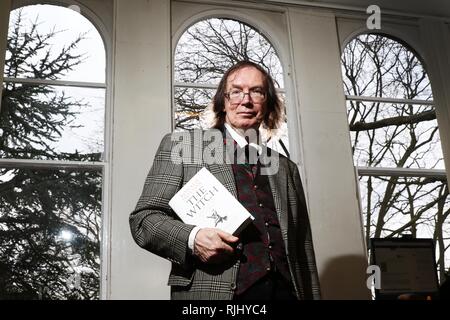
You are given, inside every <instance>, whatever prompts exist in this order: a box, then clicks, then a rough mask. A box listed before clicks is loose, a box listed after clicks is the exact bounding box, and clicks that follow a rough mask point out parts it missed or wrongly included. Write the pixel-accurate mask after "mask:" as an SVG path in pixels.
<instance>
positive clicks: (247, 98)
mask: <svg viewBox="0 0 450 320" xmlns="http://www.w3.org/2000/svg"><path fill="white" fill-rule="evenodd" d="M251 102H252V99H251V98H250V93H249V92H248V93H245V94H244V98H242V101H241V104H249V103H251Z"/></svg>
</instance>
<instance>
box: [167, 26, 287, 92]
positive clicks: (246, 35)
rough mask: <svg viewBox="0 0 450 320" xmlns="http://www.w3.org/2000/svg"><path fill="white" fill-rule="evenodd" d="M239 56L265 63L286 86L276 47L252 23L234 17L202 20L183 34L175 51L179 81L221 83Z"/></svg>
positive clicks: (240, 58) (273, 75) (280, 82)
mask: <svg viewBox="0 0 450 320" xmlns="http://www.w3.org/2000/svg"><path fill="white" fill-rule="evenodd" d="M239 60H250V61H253V62H256V63H258V64H261V65H262V66H264V67H265V68H266V69H267V70H268V71H269V73H270V74H271V76H272V77H273V79H274V80H275V82H276V84H277V85H278V86H279V87H280V88H282V87H283V86H284V83H283V71H282V67H281V63H280V60H279V58H278V56H277V54H276V52H275V49H274V48H273V47H272V45H271V44H270V43H269V42H268V41H267V39H266V38H265V37H264V36H263V35H262V34H261V33H259V32H258V31H257V30H255V29H253V28H252V27H250V26H248V25H246V24H244V23H242V22H239V21H235V20H230V19H217V18H213V19H207V20H203V21H200V22H198V23H196V24H194V25H193V26H191V27H190V28H189V29H187V30H186V32H185V33H184V34H183V35H182V36H181V38H180V40H179V41H178V44H177V47H176V51H175V64H174V65H175V82H187V83H210V84H218V83H219V81H220V79H221V78H222V76H223V74H224V73H225V71H226V70H227V69H228V68H229V67H231V66H232V65H233V64H234V63H236V62H237V61H239Z"/></svg>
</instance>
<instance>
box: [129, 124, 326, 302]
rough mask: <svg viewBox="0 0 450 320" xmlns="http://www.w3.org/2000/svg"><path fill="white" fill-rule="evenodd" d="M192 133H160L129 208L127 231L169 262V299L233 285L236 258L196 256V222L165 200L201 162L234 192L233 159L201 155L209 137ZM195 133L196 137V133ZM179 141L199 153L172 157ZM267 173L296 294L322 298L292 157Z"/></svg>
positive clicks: (212, 294) (222, 294) (213, 296)
mask: <svg viewBox="0 0 450 320" xmlns="http://www.w3.org/2000/svg"><path fill="white" fill-rule="evenodd" d="M196 131H200V130H196ZM200 132H202V131H200ZM207 132H208V131H204V133H207ZM195 134H198V133H193V132H192V133H190V134H189V137H190V138H192V139H184V140H187V141H181V142H180V141H172V139H171V134H167V135H166V136H165V137H164V138H163V139H162V141H161V144H160V146H159V148H158V151H157V153H156V156H155V159H154V162H153V166H152V168H151V169H150V172H149V174H148V176H147V179H146V180H145V184H144V188H143V191H142V195H141V196H140V199H139V201H138V203H137V206H136V208H135V210H134V211H133V212H132V213H131V214H130V219H129V221H130V228H131V233H132V235H133V238H134V240H135V241H136V243H137V244H138V245H139V246H140V247H142V248H144V249H146V250H148V251H150V252H152V253H154V254H157V255H158V256H161V257H163V258H165V259H168V260H169V261H171V262H172V269H171V272H170V275H169V280H168V285H170V286H171V298H172V299H189V300H201V299H204V300H231V299H232V298H233V294H234V290H235V289H236V283H235V282H236V278H237V272H238V270H239V260H238V258H236V259H230V261H229V263H225V264H221V265H210V264H204V263H201V262H200V261H199V260H197V259H196V258H195V257H194V256H193V255H192V253H191V252H190V250H189V248H188V238H189V234H190V232H191V230H192V229H193V228H194V226H192V225H187V224H184V223H183V222H181V221H180V220H179V218H178V217H177V216H176V214H175V213H174V212H173V211H172V209H171V208H170V207H169V204H168V202H169V200H170V199H171V198H172V197H173V195H174V194H175V193H176V192H177V191H178V190H179V189H180V188H181V187H182V186H183V185H184V184H185V183H186V182H187V181H189V180H190V178H191V177H192V176H194V175H195V174H196V173H197V172H198V171H199V170H200V169H201V168H202V167H206V168H207V169H208V170H209V171H211V173H212V174H213V175H214V176H215V177H216V178H217V179H218V180H219V181H221V182H222V184H223V185H224V186H225V187H226V188H227V189H228V190H229V191H230V192H231V193H232V194H233V195H234V196H235V197H236V198H237V191H236V185H235V181H234V175H233V170H232V166H231V164H229V163H228V164H227V163H223V162H224V161H219V162H218V163H213V164H211V161H204V159H202V158H201V156H199V155H202V152H203V151H204V150H205V148H206V149H207V148H208V145H210V142H208V141H205V142H201V143H198V142H197V143H194V138H195V137H194V135H195ZM196 138H197V141H199V140H198V139H199V137H198V136H197V137H196ZM200 139H201V138H200ZM200 141H202V140H200ZM180 144H181V147H182V148H185V149H184V150H188V151H189V152H190V153H191V152H192V154H193V155H197V156H194V157H196V158H195V159H194V160H195V161H182V162H181V163H176V161H175V162H174V161H173V158H171V155H172V156H173V153H172V152H173V150H174V148H178V149H179V148H180ZM273 152H274V151H273ZM224 154H225V152H224ZM277 155H278V154H277ZM224 157H225V155H224ZM220 158H221V155H219V157H218V159H219V160H220ZM222 159H223V158H222ZM268 178H269V183H270V187H271V191H272V195H273V200H274V203H275V208H276V212H277V215H278V220H279V223H280V229H281V233H282V238H283V241H284V244H285V248H286V255H287V259H288V265H289V270H290V273H291V278H292V279H293V282H294V289H295V293H296V295H297V297H298V299H320V288H319V280H318V274H317V268H316V262H315V256H314V249H313V243H312V237H311V229H310V223H309V218H308V213H307V209H306V201H305V196H304V192H303V187H302V182H301V180H300V175H299V172H298V168H297V166H296V164H295V163H294V162H292V161H291V160H289V159H288V158H286V157H284V156H282V155H279V168H278V172H276V173H275V174H273V175H269V176H268Z"/></svg>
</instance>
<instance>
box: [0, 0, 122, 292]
mask: <svg viewBox="0 0 450 320" xmlns="http://www.w3.org/2000/svg"><path fill="white" fill-rule="evenodd" d="M10 3H11V5H10V7H9V8H10V10H9V12H7V13H5V16H7V17H8V18H7V19H5V20H6V22H5V23H6V26H8V24H9V18H10V16H11V12H12V11H14V10H16V9H19V8H24V7H27V6H32V5H52V6H56V7H61V8H66V9H67V10H70V9H69V8H68V6H70V5H77V6H78V7H79V8H80V9H81V12H80V14H81V15H82V16H83V17H84V18H86V19H87V20H89V22H90V23H91V24H92V26H93V27H94V28H95V30H96V31H97V33H98V35H99V36H100V38H101V41H102V44H103V48H104V54H105V81H104V82H83V81H67V80H48V79H33V78H8V77H6V78H5V77H4V74H3V68H2V72H1V74H0V80H1V83H2V84H3V83H19V84H20V83H29V84H44V85H52V86H56V87H77V88H89V89H104V90H105V95H104V106H105V107H104V114H103V125H104V133H103V141H104V143H103V157H102V161H90V162H89V161H86V162H82V161H63V160H37V159H14V158H10V159H6V158H0V167H1V168H16V169H36V168H40V169H51V170H58V169H69V170H96V171H101V174H102V186H101V187H102V203H101V221H102V223H101V227H102V230H101V233H100V234H101V238H100V253H99V258H100V279H99V282H100V288H99V290H100V291H99V299H100V300H104V299H108V298H109V296H110V292H111V284H110V274H111V255H110V238H111V236H110V229H111V220H112V218H111V208H112V204H111V201H112V200H111V192H112V191H111V189H112V187H111V181H112V166H111V165H110V164H111V159H112V144H111V142H112V117H113V115H112V107H111V104H112V99H113V93H112V90H111V88H112V86H111V84H112V73H113V70H112V56H113V54H112V39H111V35H110V33H109V32H108V31H107V28H106V26H105V25H104V24H103V22H102V20H101V18H100V17H99V16H98V15H97V14H96V13H95V12H93V11H92V10H91V9H89V8H88V7H87V6H85V5H84V4H83V3H79V2H75V1H72V0H62V1H61V0H60V1H57V0H50V1H49V0H46V1H39V0H11V1H10ZM65 5H66V6H65ZM7 36H8V28H6V30H5V38H4V39H0V41H3V42H5V43H6V37H7ZM2 48H3V47H2ZM5 49H6V47H5ZM5 53H6V50H4V52H1V53H0V54H1V55H2V56H3V57H4V55H5ZM2 61H3V60H2ZM0 98H1V92H0ZM0 102H1V99H0ZM0 108H1V103H0Z"/></svg>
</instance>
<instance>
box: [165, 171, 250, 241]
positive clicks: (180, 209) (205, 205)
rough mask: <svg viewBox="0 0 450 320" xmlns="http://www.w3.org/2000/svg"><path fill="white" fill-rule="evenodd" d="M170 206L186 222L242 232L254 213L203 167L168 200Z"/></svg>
mask: <svg viewBox="0 0 450 320" xmlns="http://www.w3.org/2000/svg"><path fill="white" fill-rule="evenodd" d="M169 205H170V207H171V208H172V209H173V210H174V211H175V213H176V214H177V215H178V216H179V217H180V218H181V220H182V221H183V222H184V223H187V224H192V225H196V226H199V227H203V228H204V227H208V228H218V229H221V230H223V231H226V232H228V233H231V234H233V235H237V234H239V233H240V232H241V231H242V230H243V229H244V228H245V227H246V226H247V225H248V224H249V223H250V222H251V221H252V220H254V217H253V216H252V215H251V214H250V212H248V210H247V209H245V208H244V206H243V205H242V204H241V203H240V202H239V201H238V200H237V199H236V198H235V197H234V196H233V195H232V194H231V193H230V192H229V191H228V190H227V189H226V188H225V187H224V186H223V185H222V183H221V182H220V181H219V180H217V178H216V177H214V175H213V174H212V173H211V172H209V170H208V169H206V168H202V169H201V170H200V171H199V172H197V173H196V174H195V175H194V176H193V177H192V178H191V180H189V181H188V182H187V183H186V184H185V185H184V186H183V187H182V188H181V189H180V190H179V191H178V192H177V193H176V194H175V195H174V196H173V198H172V199H171V200H170V201H169Z"/></svg>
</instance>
